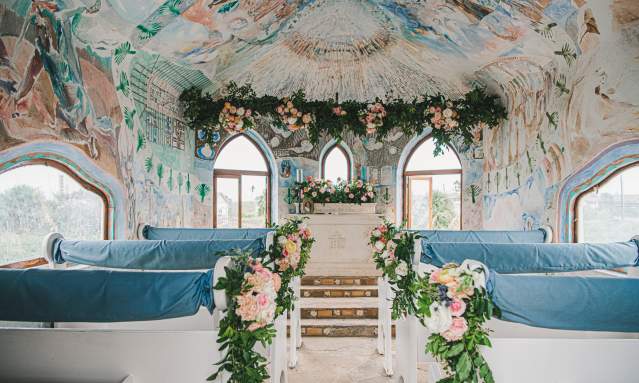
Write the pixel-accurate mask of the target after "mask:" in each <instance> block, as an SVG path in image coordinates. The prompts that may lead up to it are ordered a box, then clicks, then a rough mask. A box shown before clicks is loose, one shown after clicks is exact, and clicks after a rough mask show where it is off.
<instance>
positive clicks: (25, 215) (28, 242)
mask: <svg viewBox="0 0 639 383" xmlns="http://www.w3.org/2000/svg"><path fill="white" fill-rule="evenodd" d="M107 206H108V201H107V198H106V196H105V195H104V193H103V192H102V191H100V190H98V189H97V188H95V187H94V186H93V185H91V184H89V183H87V182H85V181H84V180H82V179H81V178H80V177H79V176H77V175H76V174H75V173H74V172H73V171H71V170H70V169H69V168H67V167H66V166H65V165H62V164H60V163H58V162H55V161H48V160H44V161H32V162H25V163H24V164H22V165H21V166H19V167H15V168H12V169H10V170H8V171H6V172H4V173H1V174H0V232H1V234H0V265H8V267H16V268H23V267H32V266H38V265H41V264H44V263H46V261H45V260H44V259H43V258H41V256H42V253H41V251H42V249H41V246H42V240H43V238H44V237H45V236H46V235H47V234H48V233H51V232H54V231H55V232H59V233H61V234H62V235H64V237H65V238H69V239H84V240H96V239H106V237H107V227H108V222H107V219H108V215H107V214H106V210H107Z"/></svg>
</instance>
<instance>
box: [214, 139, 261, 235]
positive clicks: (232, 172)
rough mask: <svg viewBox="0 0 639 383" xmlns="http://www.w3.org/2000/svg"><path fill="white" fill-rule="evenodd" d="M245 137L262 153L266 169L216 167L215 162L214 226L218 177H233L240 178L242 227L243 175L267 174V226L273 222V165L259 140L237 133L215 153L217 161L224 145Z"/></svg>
mask: <svg viewBox="0 0 639 383" xmlns="http://www.w3.org/2000/svg"><path fill="white" fill-rule="evenodd" d="M239 137H244V138H246V139H247V140H248V141H249V142H250V143H251V144H253V146H255V149H257V151H258V152H259V153H260V155H261V156H262V159H263V160H264V164H266V171H261V170H237V169H216V168H215V162H214V163H213V227H214V228H217V179H218V178H233V179H237V180H238V202H237V203H238V204H239V206H238V217H237V222H238V228H240V229H241V228H242V176H265V177H266V222H265V225H266V226H265V227H268V226H269V225H270V224H271V166H270V164H269V162H268V158H267V157H266V154H264V151H263V150H262V149H261V148H260V146H259V145H258V144H257V142H256V141H255V140H254V139H253V138H251V137H250V136H249V135H247V134H243V133H240V134H236V135H235V136H233V137H230V138H229V139H227V140H226V141H225V142H224V143H223V144H222V145H221V146H220V149H219V150H218V151H217V153H216V154H215V161H217V158H218V157H219V156H220V153H222V151H223V150H224V147H225V146H226V145H228V144H229V143H230V142H232V141H233V140H235V139H237V138H239Z"/></svg>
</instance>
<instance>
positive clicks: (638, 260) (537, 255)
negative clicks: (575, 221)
mask: <svg viewBox="0 0 639 383" xmlns="http://www.w3.org/2000/svg"><path fill="white" fill-rule="evenodd" d="M466 259H474V260H476V261H479V262H482V263H483V264H485V265H486V266H488V267H489V268H490V269H493V270H495V271H496V272H498V273H543V272H561V271H580V270H593V269H614V268H620V267H628V266H637V265H639V249H638V248H637V244H636V242H634V241H630V242H619V243H605V244H591V243H578V244H573V243H559V244H557V243H537V244H503V243H429V242H422V257H421V261H422V262H424V263H431V264H433V265H435V266H438V267H441V266H442V265H444V264H446V263H451V262H454V263H458V264H461V263H462V262H463V261H464V260H466Z"/></svg>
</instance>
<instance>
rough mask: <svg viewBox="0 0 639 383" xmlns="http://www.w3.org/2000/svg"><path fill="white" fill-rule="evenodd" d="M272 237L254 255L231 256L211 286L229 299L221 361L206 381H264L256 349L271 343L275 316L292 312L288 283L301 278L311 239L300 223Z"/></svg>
mask: <svg viewBox="0 0 639 383" xmlns="http://www.w3.org/2000/svg"><path fill="white" fill-rule="evenodd" d="M274 238H275V241H274V243H273V244H272V245H271V246H270V247H269V248H268V249H266V250H265V251H264V252H262V253H261V254H259V255H258V256H255V257H251V256H250V255H249V254H242V253H235V254H231V255H234V257H233V263H232V264H231V266H230V267H226V268H225V271H226V276H225V277H222V278H220V279H219V280H218V283H217V284H216V285H215V286H214V288H215V289H216V290H224V292H225V293H226V296H227V297H228V298H229V299H228V308H227V309H226V311H225V315H224V317H223V318H222V320H221V321H220V328H219V332H218V343H219V344H220V351H222V352H224V357H223V358H222V360H220V361H219V362H218V363H217V366H218V368H217V371H216V372H215V373H214V374H213V375H211V376H210V377H209V378H208V380H216V379H217V378H218V377H219V376H220V375H221V374H225V373H226V374H228V382H229V383H262V382H264V381H265V380H266V379H268V378H269V374H268V361H267V359H266V358H265V357H264V356H263V355H262V354H260V353H259V352H258V351H257V350H255V346H256V345H257V344H261V345H262V346H264V347H266V346H267V345H268V344H271V342H272V340H273V337H275V328H274V321H275V318H277V317H278V316H280V315H283V314H284V315H285V313H286V311H288V310H292V309H293V306H294V304H295V297H294V292H293V290H292V288H291V287H290V283H291V281H292V279H293V278H294V277H297V276H300V277H301V276H303V275H304V270H305V267H306V262H307V261H308V258H309V257H310V253H311V247H312V245H313V243H314V241H315V240H314V239H313V237H312V234H311V231H310V229H309V228H308V227H307V226H306V225H305V224H304V222H303V221H302V220H301V219H291V220H289V221H287V222H286V223H284V224H282V225H280V226H276V227H275V237H274Z"/></svg>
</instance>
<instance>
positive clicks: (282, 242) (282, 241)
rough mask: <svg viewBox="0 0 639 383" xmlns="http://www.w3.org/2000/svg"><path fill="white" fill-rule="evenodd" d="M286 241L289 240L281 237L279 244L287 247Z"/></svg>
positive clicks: (278, 239)
mask: <svg viewBox="0 0 639 383" xmlns="http://www.w3.org/2000/svg"><path fill="white" fill-rule="evenodd" d="M286 241H287V239H286V237H285V236H283V235H280V236H279V237H277V243H279V244H280V245H285V244H286Z"/></svg>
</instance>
